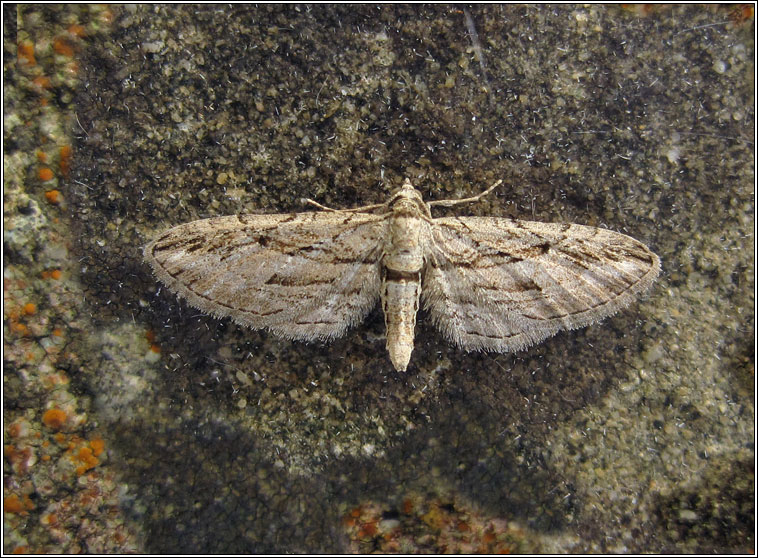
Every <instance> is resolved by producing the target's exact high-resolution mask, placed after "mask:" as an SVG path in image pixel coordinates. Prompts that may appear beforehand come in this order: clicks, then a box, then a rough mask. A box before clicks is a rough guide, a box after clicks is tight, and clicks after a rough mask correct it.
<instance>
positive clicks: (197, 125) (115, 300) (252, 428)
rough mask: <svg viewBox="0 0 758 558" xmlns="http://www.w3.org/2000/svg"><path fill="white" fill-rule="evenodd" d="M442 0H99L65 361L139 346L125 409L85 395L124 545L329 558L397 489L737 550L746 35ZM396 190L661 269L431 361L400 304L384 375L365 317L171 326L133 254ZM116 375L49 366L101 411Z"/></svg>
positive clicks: (747, 330)
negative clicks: (634, 286) (503, 345)
mask: <svg viewBox="0 0 758 558" xmlns="http://www.w3.org/2000/svg"><path fill="white" fill-rule="evenodd" d="M469 10H470V13H469V15H470V20H471V23H472V24H473V26H474V27H475V30H476V33H477V37H478V44H476V43H475V42H474V41H473V39H472V36H471V35H470V34H469V32H468V30H469V28H468V27H467V22H466V14H465V13H464V12H463V11H461V9H460V8H458V7H454V6H395V5H382V6H370V5H364V6H305V5H298V6H277V5H264V6H258V7H253V6H242V5H236V6H231V7H230V6H220V5H200V6H196V5H187V6H168V5H150V6H120V7H117V8H114V13H115V14H116V19H115V21H114V25H113V28H112V32H111V33H110V34H109V35H107V36H102V37H97V38H93V40H92V42H91V43H90V44H89V45H88V47H87V49H86V51H85V52H83V53H82V56H83V58H82V61H81V65H82V66H81V71H82V72H83V74H84V75H83V81H82V86H81V88H80V90H79V92H78V96H77V99H76V114H77V116H78V119H79V121H80V123H81V126H82V127H83V129H84V130H86V134H81V133H79V137H78V144H77V145H76V146H75V153H76V161H75V166H74V168H73V170H72V178H73V179H75V181H72V182H70V183H69V184H68V185H67V188H68V190H67V191H68V192H70V194H68V197H69V201H70V207H71V216H72V227H73V232H72V239H73V246H72V250H73V251H74V253H75V255H74V256H73V257H74V258H75V259H77V260H80V265H81V268H82V274H81V282H82V290H83V295H84V299H85V300H86V302H85V303H84V304H86V308H87V312H89V313H91V315H92V319H93V323H94V324H95V326H96V328H104V329H108V330H109V331H110V332H111V333H110V334H109V335H102V334H98V335H97V336H93V338H92V339H86V340H85V339H82V340H80V343H81V347H89V348H90V349H89V350H95V351H97V347H98V346H99V345H98V344H99V343H100V342H101V340H103V339H108V344H109V346H111V347H116V346H118V351H114V352H113V354H114V355H115V356H114V357H113V358H116V359H118V360H124V361H128V360H129V359H130V358H133V359H143V358H144V354H133V355H129V347H132V346H133V343H131V341H130V340H129V338H125V339H124V340H123V341H122V342H120V343H117V337H114V336H117V335H119V332H120V331H124V330H123V329H121V326H120V324H121V323H122V322H129V323H132V322H133V323H135V324H136V325H137V326H138V327H143V328H145V330H147V329H152V330H153V331H154V333H155V338H156V343H158V344H159V345H160V348H161V359H160V361H159V363H155V362H151V361H145V362H144V363H143V364H142V366H144V367H145V369H146V370H147V369H149V370H150V372H149V373H147V372H146V373H145V375H144V377H145V378H149V379H150V383H149V384H148V386H145V385H144V383H141V384H140V386H139V389H140V402H139V404H135V405H134V406H126V407H124V406H123V405H124V402H126V401H130V398H128V397H123V396H122V395H119V394H117V393H115V392H113V393H112V394H111V395H112V397H113V401H114V404H118V405H120V407H119V409H122V408H123V411H122V412H120V413H119V414H118V416H119V417H120V418H119V419H117V420H116V419H114V418H113V415H114V413H103V417H102V420H108V421H112V423H111V428H112V429H113V432H114V434H113V436H114V437H115V438H116V440H115V441H114V445H115V448H114V451H115V453H116V455H117V457H114V459H113V461H112V463H113V465H114V466H117V467H120V474H121V475H122V478H123V480H124V482H125V483H128V485H129V486H130V487H131V490H132V491H133V494H132V498H133V499H132V500H130V501H131V504H130V506H131V508H130V509H131V512H130V513H131V514H132V517H135V518H137V519H135V521H138V522H139V523H140V524H141V527H142V530H143V532H144V533H145V540H144V545H145V546H144V551H146V552H167V551H171V552H183V551H185V552H186V551H194V552H198V551H200V552H273V551H278V552H298V551H300V552H305V551H307V552H340V551H341V550H344V549H346V548H347V546H346V544H347V541H346V538H345V537H346V534H345V533H346V531H345V530H344V529H342V527H341V523H340V518H341V516H342V515H343V514H344V510H345V509H347V507H349V506H354V505H360V504H361V503H363V502H379V503H380V504H382V505H384V506H385V507H386V509H388V510H391V509H394V508H396V507H397V506H398V505H399V502H400V501H402V499H403V498H404V496H405V495H406V494H408V493H410V492H414V493H419V494H429V495H430V497H433V496H434V495H439V494H446V495H450V497H451V498H460V499H465V500H466V501H468V502H473V503H474V504H475V505H476V506H477V508H478V509H479V510H481V513H483V514H485V515H489V516H491V517H504V518H507V519H512V520H515V521H517V522H519V523H520V524H522V525H524V526H525V529H526V531H525V537H527V538H529V539H531V544H530V545H529V548H541V549H543V550H544V551H557V552H676V551H678V552H744V551H747V550H749V549H752V548H753V547H754V544H755V543H754V540H753V538H752V533H753V527H752V525H753V518H754V510H753V508H752V506H751V505H750V502H752V498H753V494H752V493H751V488H750V487H751V486H752V484H751V483H745V484H744V485H740V486H735V487H734V489H733V490H728V491H722V490H720V487H722V486H723V485H724V482H725V480H724V479H725V478H728V477H729V476H730V475H732V474H734V473H733V472H734V471H741V473H740V474H744V475H748V474H750V470H749V469H750V468H749V467H747V465H746V464H749V463H752V459H753V457H752V456H753V452H754V447H753V440H754V431H753V416H754V412H753V411H754V396H753V393H752V389H751V386H752V382H753V379H752V378H753V374H754V372H753V370H754V354H753V336H754V321H753V315H754V306H753V304H754V301H753V294H752V293H753V286H754V267H753V237H752V236H751V234H752V233H751V231H752V230H753V224H754V201H753V184H754V175H753V172H754V160H753V152H754V139H755V138H754V137H753V129H754V122H755V121H754V117H755V115H754V111H753V106H754V90H753V71H754V67H753V64H754V62H753V61H754V44H753V21H752V20H749V21H748V22H746V23H743V24H742V25H741V26H738V25H735V24H733V23H731V22H730V18H729V16H728V13H727V11H726V10H725V9H718V10H715V9H708V8H704V7H700V6H694V5H690V6H672V7H665V8H660V9H658V10H655V11H653V13H651V14H647V15H642V14H640V13H637V12H635V11H624V10H622V9H620V8H619V7H616V6H600V5H593V6H589V7H584V6H582V7H580V6H569V5H561V6H548V5H545V6H536V7H535V6H527V5H517V6H499V5H482V6H474V7H472V8H470V9H469ZM477 47H479V48H477ZM478 52H481V59H480V58H479V57H478V56H477V53H478ZM405 176H408V177H410V178H411V179H412V180H413V181H414V184H415V185H416V186H417V187H418V188H419V189H420V190H422V191H423V192H425V193H426V196H427V198H428V199H440V198H450V197H456V196H467V195H472V194H474V193H477V192H478V191H480V190H481V189H482V188H484V187H486V186H488V185H489V184H491V183H492V182H493V181H494V180H496V179H497V178H502V179H503V180H504V181H505V183H506V184H507V186H505V187H502V188H501V189H500V191H499V192H498V193H497V195H493V196H489V197H488V198H487V199H484V200H482V201H481V202H480V203H478V204H474V205H472V206H470V207H466V208H465V209H464V210H465V211H468V212H470V213H471V214H486V215H503V216H510V217H519V218H528V219H535V220H546V221H565V222H576V223H583V224H588V225H593V226H605V227H608V228H612V229H615V230H619V231H621V232H624V233H626V234H629V235H631V236H633V237H635V238H637V239H639V240H641V241H643V242H645V243H646V244H648V245H650V246H651V247H652V248H653V249H654V250H655V251H656V252H657V253H658V254H659V255H660V257H661V260H662V266H663V274H662V277H661V278H660V280H659V281H658V282H657V284H656V285H655V286H654V288H653V289H652V290H651V292H650V293H649V295H648V296H647V297H645V298H644V299H643V300H641V301H640V302H639V303H638V304H634V305H632V306H631V307H630V308H629V309H627V310H626V311H624V312H621V313H620V314H619V315H618V316H616V317H614V318H612V319H609V320H606V321H605V322H604V323H602V324H600V325H596V326H593V327H590V328H586V329H583V330H580V331H576V332H570V333H564V334H560V335H558V336H557V337H555V338H552V339H550V340H548V341H547V342H545V343H543V344H541V345H539V346H537V347H534V348H532V349H530V350H528V351H525V352H521V353H518V354H515V355H482V354H466V353H463V352H461V351H458V350H457V349H455V348H454V347H452V346H449V345H448V344H447V343H446V342H445V341H444V340H443V339H442V338H441V336H440V335H439V334H438V333H437V332H436V331H435V330H434V329H433V327H431V324H429V323H428V321H425V320H424V316H423V314H422V316H421V320H420V325H419V327H418V331H417V339H416V350H415V352H414V357H413V361H412V363H411V368H410V369H409V371H408V373H406V374H398V373H396V372H395V371H394V370H393V369H392V366H391V364H390V363H389V361H388V359H387V358H386V355H385V351H384V339H383V324H382V320H381V315H380V313H379V312H375V313H373V314H371V315H370V316H369V319H368V320H367V321H366V323H365V324H363V325H362V326H360V327H358V328H356V329H354V330H352V331H350V332H349V333H348V334H347V335H346V336H345V337H344V338H343V339H340V340H337V341H336V342H334V343H332V344H330V345H328V346H321V345H318V344H311V345H306V344H300V343H291V342H288V341H282V340H279V339H276V338H273V337H272V336H270V335H267V334H266V333H263V332H251V331H248V330H244V329H241V328H238V327H237V326H235V325H233V324H230V323H228V322H225V321H221V322H219V321H217V320H214V319H212V318H210V317H207V316H204V315H199V314H198V313H197V312H196V311H194V310H192V309H190V308H188V307H187V306H185V305H184V304H183V303H181V302H180V301H178V300H177V299H176V298H175V297H174V296H173V295H172V294H171V293H169V292H166V291H165V290H163V291H160V292H159V286H158V284H157V283H156V281H155V280H154V278H153V277H152V276H151V274H150V272H149V269H148V268H147V266H146V265H144V264H143V263H142V261H141V256H140V247H141V246H142V245H144V244H145V243H146V242H147V240H148V239H149V238H150V237H151V236H152V235H153V234H155V233H156V232H157V231H159V230H162V229H164V228H167V227H169V226H172V225H175V224H178V223H181V222H185V221H189V220H192V219H196V218H201V217H209V216H215V215H223V214H232V213H236V212H251V211H265V212H282V211H299V210H303V209H306V208H305V207H304V206H303V204H302V203H301V201H300V199H301V198H302V197H311V198H314V199H316V200H318V201H319V202H321V203H324V204H325V205H329V206H332V207H349V206H353V205H361V204H370V203H376V202H379V201H383V200H384V199H385V197H386V195H387V193H388V192H389V191H390V190H392V189H394V188H396V187H397V186H399V184H400V183H401V182H402V179H403V178H404V177H405ZM85 184H86V185H88V186H89V187H85V186H83V185H85ZM459 211H460V208H456V212H459ZM441 213H442V212H441ZM441 213H440V214H441ZM125 335H133V332H128V333H125ZM99 340H100V341H99ZM82 350H84V349H82ZM124 371H127V372H128V374H130V375H132V376H134V375H135V367H134V366H130V365H127V364H126V363H124V364H119V363H111V364H109V365H108V366H104V367H101V368H98V367H96V366H93V367H92V368H91V369H87V370H83V371H81V375H80V377H79V380H78V381H79V382H80V383H81V385H82V386H83V388H82V389H83V390H84V389H85V387H87V386H88V389H95V388H96V389H97V391H98V393H97V395H96V397H97V400H98V401H99V404H100V405H105V406H107V405H108V397H109V389H113V387H115V386H118V387H119V389H123V386H124V385H126V384H125V380H124V378H117V377H115V376H114V377H113V378H111V380H110V381H109V378H108V377H107V376H103V374H106V375H107V374H113V375H119V374H121V373H123V372H124ZM109 386H110V387H109ZM240 401H244V402H245V404H240ZM684 494H687V495H691V498H690V499H689V500H687V499H684V496H683V495H684ZM692 517H697V518H698V520H699V521H700V523H699V525H700V527H693V525H692V523H691V521H690V518H692ZM719 522H721V523H719ZM703 525H705V527H703ZM708 526H714V527H713V529H710V530H709V528H708ZM715 526H717V527H715ZM714 529H715V530H714Z"/></svg>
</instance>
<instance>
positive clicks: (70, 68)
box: [63, 60, 79, 76]
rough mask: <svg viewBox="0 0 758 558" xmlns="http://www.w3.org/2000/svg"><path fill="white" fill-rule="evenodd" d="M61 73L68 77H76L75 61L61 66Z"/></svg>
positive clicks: (76, 67) (77, 66)
mask: <svg viewBox="0 0 758 558" xmlns="http://www.w3.org/2000/svg"><path fill="white" fill-rule="evenodd" d="M63 71H64V72H66V73H67V74H69V75H70V76H76V75H77V74H78V73H79V64H77V63H76V62H75V61H73V60H72V61H71V62H69V63H68V64H66V65H65V66H63Z"/></svg>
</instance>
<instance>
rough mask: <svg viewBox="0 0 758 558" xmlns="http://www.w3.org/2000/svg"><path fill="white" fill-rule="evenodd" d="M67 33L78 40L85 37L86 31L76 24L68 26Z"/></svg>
mask: <svg viewBox="0 0 758 558" xmlns="http://www.w3.org/2000/svg"><path fill="white" fill-rule="evenodd" d="M67 31H68V32H69V33H71V34H72V35H73V36H75V37H78V38H80V39H81V38H82V37H84V36H86V35H87V30H86V29H84V27H82V26H81V25H78V24H76V23H73V24H71V25H69V26H68V29H67Z"/></svg>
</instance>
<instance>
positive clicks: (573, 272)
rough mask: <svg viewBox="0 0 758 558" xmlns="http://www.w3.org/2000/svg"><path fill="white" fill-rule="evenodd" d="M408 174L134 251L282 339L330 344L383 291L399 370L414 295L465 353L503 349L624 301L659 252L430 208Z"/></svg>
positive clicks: (573, 229)
mask: <svg viewBox="0 0 758 558" xmlns="http://www.w3.org/2000/svg"><path fill="white" fill-rule="evenodd" d="M500 183H501V181H498V182H496V183H495V184H493V185H492V186H491V187H490V188H488V189H487V190H485V191H484V192H482V193H480V194H479V195H477V196H474V197H471V198H464V199H458V200H439V201H431V202H428V203H427V202H424V200H423V199H422V197H421V193H420V192H419V191H418V190H416V189H415V188H414V187H413V185H412V184H411V182H410V180H407V179H406V181H405V183H404V184H403V185H402V187H401V188H400V189H398V190H397V191H396V192H395V193H394V194H392V195H391V196H390V198H389V199H388V200H387V201H386V202H384V203H382V204H376V205H369V206H364V207H359V208H355V209H341V210H336V209H330V208H327V207H324V206H322V205H320V204H318V203H316V202H314V201H312V200H307V201H308V202H309V203H311V204H312V205H314V206H316V207H317V208H319V209H321V210H322V211H312V212H302V213H287V214H273V215H232V216H226V217H214V218H210V219H201V220H199V221H193V222H190V223H185V224H183V225H179V226H176V227H174V228H171V229H169V230H167V231H165V232H163V233H161V234H159V235H158V236H157V237H156V238H155V239H154V240H153V241H152V242H150V243H149V244H148V245H147V246H145V248H144V258H145V260H146V261H147V262H148V263H149V264H150V266H151V267H152V269H153V271H154V273H155V275H156V276H157V277H158V279H159V280H160V281H161V282H163V283H164V284H165V285H166V286H167V287H168V288H169V289H170V290H172V291H173V292H175V293H176V294H178V295H179V296H180V297H183V298H184V299H186V300H187V302H188V303H189V304H190V305H191V306H194V307H195V308H198V309H200V310H202V311H204V312H207V313H210V314H212V315H214V316H217V317H227V316H228V317H231V318H232V319H233V320H234V321H235V322H237V323H239V324H241V325H243V326H247V327H250V328H253V329H262V328H265V329H268V330H270V331H272V332H273V333H275V334H277V335H280V336H284V337H287V338H290V339H299V340H305V341H311V340H316V339H320V340H329V339H333V338H335V337H339V336H341V335H343V334H344V333H345V331H346V330H347V329H348V328H349V327H351V326H353V325H355V324H356V323H358V322H360V321H362V320H363V319H364V318H365V317H366V315H367V314H368V313H369V311H371V309H372V308H373V307H374V305H375V304H376V302H377V300H381V304H382V310H383V312H384V321H385V325H386V335H387V351H388V352H389V357H390V360H391V361H392V364H393V365H394V367H395V369H396V370H398V371H405V370H406V369H407V368H408V363H409V362H410V357H411V352H412V351H413V341H414V331H415V327H416V315H417V313H418V310H419V306H420V305H421V304H422V303H423V307H424V309H425V310H426V311H427V312H428V313H429V315H430V316H431V318H432V321H433V323H434V324H435V325H436V327H437V328H438V329H439V330H440V331H441V332H442V333H443V335H444V336H445V337H447V338H448V339H450V340H451V341H452V342H453V343H455V344H456V345H458V346H459V347H461V348H463V349H465V350H467V351H494V352H500V353H505V352H511V351H517V350H520V349H524V348H526V347H528V346H530V345H532V344H534V343H537V342H539V341H541V340H543V339H545V338H546V337H549V336H551V335H554V334H555V333H556V332H558V331H560V330H569V329H574V328H579V327H583V326H586V325H588V324H591V323H593V322H596V321H598V320H601V319H603V318H605V317H607V316H610V315H611V314H614V313H615V312H617V311H618V310H619V309H621V308H623V307H625V306H627V305H628V304H629V303H630V302H631V301H632V300H634V298H635V296H636V295H637V294H638V293H640V292H641V291H643V290H645V289H647V288H648V287H649V286H650V285H651V284H652V283H653V281H654V280H655V278H656V276H657V275H658V273H659V270H660V260H659V258H658V256H656V255H655V254H654V253H653V252H652V251H651V250H650V249H649V248H648V247H647V246H645V245H644V244H642V243H641V242H638V241H637V240H635V239H633V238H631V237H629V236H626V235H623V234H620V233H617V232H613V231H610V230H606V229H601V228H595V227H588V226H583V225H574V224H559V223H540V222H532V221H521V220H516V219H508V218H504V217H439V218H434V217H432V214H431V208H432V207H434V206H444V207H450V206H453V205H456V204H460V203H467V202H472V201H476V200H478V199H480V198H481V197H483V196H485V195H487V194H488V193H490V192H491V191H492V190H494V189H495V188H496V187H497V186H498V185H499V184H500Z"/></svg>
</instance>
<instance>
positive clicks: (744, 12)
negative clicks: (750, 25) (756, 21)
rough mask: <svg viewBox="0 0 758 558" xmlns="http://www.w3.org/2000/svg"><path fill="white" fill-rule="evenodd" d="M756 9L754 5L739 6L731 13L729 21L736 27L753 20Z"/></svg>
mask: <svg viewBox="0 0 758 558" xmlns="http://www.w3.org/2000/svg"><path fill="white" fill-rule="evenodd" d="M754 15H755V7H754V6H753V5H752V4H739V5H737V6H735V7H734V8H733V9H732V10H731V11H730V12H729V19H730V20H732V24H733V25H734V26H735V27H739V26H740V25H742V24H743V23H745V22H746V21H750V20H751V19H753V16H754Z"/></svg>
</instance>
